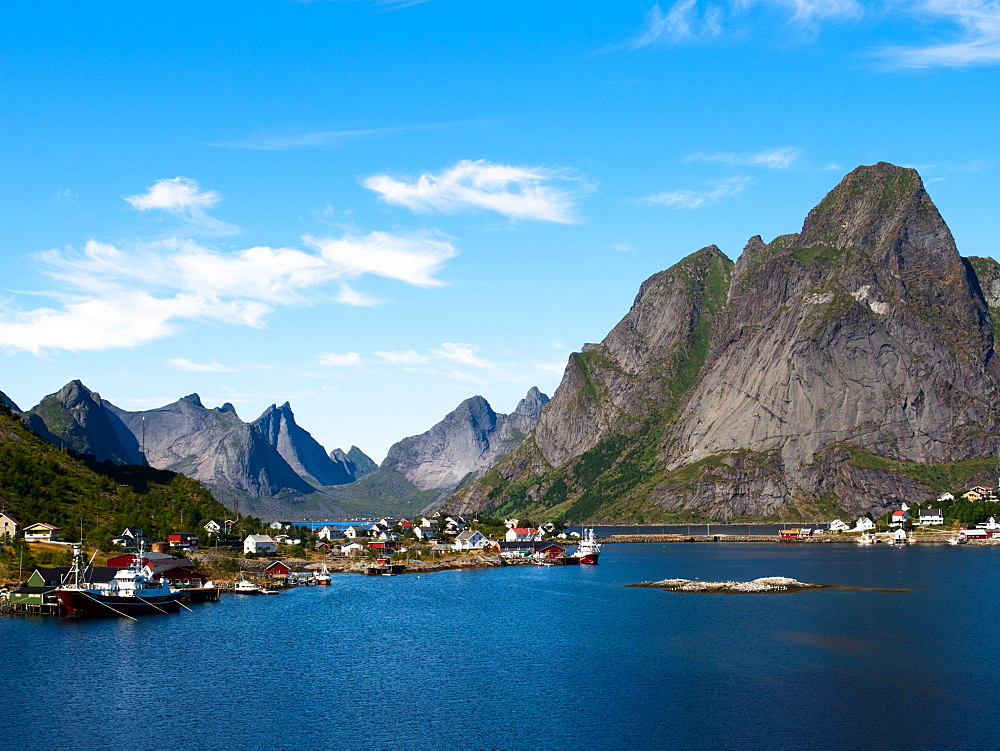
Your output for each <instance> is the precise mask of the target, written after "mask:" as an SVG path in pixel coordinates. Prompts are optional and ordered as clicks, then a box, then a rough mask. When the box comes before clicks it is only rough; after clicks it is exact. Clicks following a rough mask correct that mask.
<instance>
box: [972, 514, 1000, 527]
mask: <svg viewBox="0 0 1000 751" xmlns="http://www.w3.org/2000/svg"><path fill="white" fill-rule="evenodd" d="M976 528H977V529H992V530H996V529H1000V522H997V518H996V517H995V516H991V517H990V518H989V519H987V520H986V523H985V524H977V525H976Z"/></svg>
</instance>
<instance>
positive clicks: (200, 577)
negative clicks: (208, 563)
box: [147, 563, 208, 587]
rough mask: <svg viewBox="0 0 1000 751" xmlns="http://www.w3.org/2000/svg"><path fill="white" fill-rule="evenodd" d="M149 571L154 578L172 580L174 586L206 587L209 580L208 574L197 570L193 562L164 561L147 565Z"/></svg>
mask: <svg viewBox="0 0 1000 751" xmlns="http://www.w3.org/2000/svg"><path fill="white" fill-rule="evenodd" d="M147 571H148V572H149V573H150V574H151V575H152V577H153V578H154V579H161V580H163V581H167V582H170V584H171V585H172V586H174V587H204V586H205V582H207V581H208V576H206V575H205V574H202V573H200V572H199V571H196V570H195V569H194V566H193V564H187V565H181V564H178V563H164V564H161V565H159V566H147Z"/></svg>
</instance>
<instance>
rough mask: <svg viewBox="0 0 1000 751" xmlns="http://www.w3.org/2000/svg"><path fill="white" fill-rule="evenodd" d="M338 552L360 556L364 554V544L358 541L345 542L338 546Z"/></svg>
mask: <svg viewBox="0 0 1000 751" xmlns="http://www.w3.org/2000/svg"><path fill="white" fill-rule="evenodd" d="M340 553H341V555H346V556H350V557H354V556H362V555H364V554H365V546H364V545H362V544H361V543H360V542H345V543H344V544H343V545H341V546H340Z"/></svg>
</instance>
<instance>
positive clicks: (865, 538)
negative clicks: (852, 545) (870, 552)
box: [858, 532, 878, 545]
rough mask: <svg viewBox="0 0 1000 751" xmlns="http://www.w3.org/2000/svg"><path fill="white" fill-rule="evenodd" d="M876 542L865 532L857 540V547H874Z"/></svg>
mask: <svg viewBox="0 0 1000 751" xmlns="http://www.w3.org/2000/svg"><path fill="white" fill-rule="evenodd" d="M876 542H878V540H876V539H875V537H874V536H873V535H870V534H868V533H867V532H865V533H864V534H863V535H861V537H859V538H858V545H874V544H875V543H876Z"/></svg>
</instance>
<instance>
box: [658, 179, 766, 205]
mask: <svg viewBox="0 0 1000 751" xmlns="http://www.w3.org/2000/svg"><path fill="white" fill-rule="evenodd" d="M749 183H750V178H749V177H746V176H743V175H740V176H737V177H730V178H728V179H726V180H722V181H720V182H718V183H717V184H716V185H715V187H713V188H710V189H709V190H675V191H672V192H668V193H656V194H655V195H652V196H649V197H647V198H644V199H642V202H643V203H648V204H653V205H657V206H668V207H669V208H672V209H700V208H703V207H705V206H709V205H711V204H713V203H718V202H719V201H721V200H722V199H723V198H726V197H728V196H733V195H736V194H737V193H739V192H741V191H742V190H743V189H744V188H746V186H747V185H748V184H749Z"/></svg>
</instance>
